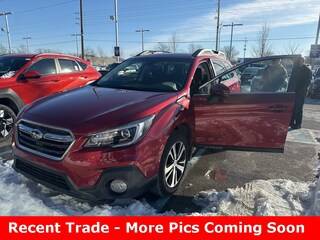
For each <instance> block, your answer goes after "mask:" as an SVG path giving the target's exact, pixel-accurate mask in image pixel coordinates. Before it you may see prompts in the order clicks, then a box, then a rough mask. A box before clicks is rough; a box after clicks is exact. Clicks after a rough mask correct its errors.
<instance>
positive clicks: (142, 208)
mask: <svg viewBox="0 0 320 240" xmlns="http://www.w3.org/2000/svg"><path fill="white" fill-rule="evenodd" d="M155 213H156V210H155V209H153V208H152V207H151V206H150V205H149V204H147V203H144V202H140V201H136V200H132V201H131V203H130V204H128V205H127V206H125V207H121V206H110V205H107V204H105V205H100V206H91V205H90V204H88V203H86V202H81V201H79V200H77V199H75V198H72V197H70V196H67V195H64V194H59V193H57V192H55V191H53V190H50V189H48V188H46V187H44V186H42V185H40V184H36V183H35V182H33V181H31V180H28V179H26V178H25V177H23V176H21V175H19V174H17V173H16V172H15V171H14V170H13V169H12V168H11V164H10V163H8V162H7V163H1V160H0V215H8V216H13V215H104V216H108V215H153V214H155Z"/></svg>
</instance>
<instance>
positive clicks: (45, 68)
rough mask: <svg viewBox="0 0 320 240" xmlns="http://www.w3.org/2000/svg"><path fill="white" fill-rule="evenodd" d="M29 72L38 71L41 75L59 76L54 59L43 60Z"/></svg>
mask: <svg viewBox="0 0 320 240" xmlns="http://www.w3.org/2000/svg"><path fill="white" fill-rule="evenodd" d="M29 71H37V72H38V73H40V74H41V75H48V74H57V69H56V64H55V61H54V59H42V60H40V61H38V62H36V63H35V64H33V65H32V66H31V67H30V68H29Z"/></svg>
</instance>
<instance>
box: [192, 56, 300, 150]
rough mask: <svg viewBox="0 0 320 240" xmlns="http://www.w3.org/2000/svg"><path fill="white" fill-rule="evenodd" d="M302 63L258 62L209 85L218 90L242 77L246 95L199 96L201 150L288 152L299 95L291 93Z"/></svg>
mask: <svg viewBox="0 0 320 240" xmlns="http://www.w3.org/2000/svg"><path fill="white" fill-rule="evenodd" d="M296 57H297V56H273V57H266V58H260V59H256V60H254V61H250V62H248V63H245V64H241V65H239V66H237V67H234V68H232V69H230V70H228V71H226V72H225V73H222V74H220V75H218V76H217V77H216V78H215V79H213V81H211V82H209V84H211V85H214V84H217V83H218V82H220V83H223V82H224V81H227V80H228V79H229V78H235V77H238V78H239V80H240V79H241V92H240V93H230V94H229V95H226V96H214V95H212V93H211V94H209V95H205V94H195V95H194V96H193V98H192V102H193V110H194V121H195V123H194V124H195V125H194V128H195V142H196V144H197V145H198V146H199V145H200V146H206V147H216V148H223V149H229V150H246V151H271V152H282V151H283V150H284V144H285V140H286V136H287V131H288V127H289V123H290V120H291V116H292V110H293V105H294V93H288V92H287V87H288V84H289V80H290V76H291V73H292V72H294V71H292V69H293V68H294V67H295V66H294V61H295V58H296ZM243 76H245V77H243ZM201 87H208V84H206V86H201ZM201 87H200V88H201Z"/></svg>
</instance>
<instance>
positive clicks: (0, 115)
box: [0, 104, 17, 143]
mask: <svg viewBox="0 0 320 240" xmlns="http://www.w3.org/2000/svg"><path fill="white" fill-rule="evenodd" d="M16 118H17V115H16V114H15V112H14V111H13V110H12V109H11V108H9V107H7V106H5V105H2V104H0V143H4V142H6V141H8V140H10V139H11V137H12V133H13V129H14V123H15V121H16Z"/></svg>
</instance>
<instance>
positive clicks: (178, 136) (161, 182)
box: [157, 131, 190, 196]
mask: <svg viewBox="0 0 320 240" xmlns="http://www.w3.org/2000/svg"><path fill="white" fill-rule="evenodd" d="M179 141H181V142H183V144H184V145H185V147H186V154H187V156H186V157H187V161H186V167H185V170H184V172H183V175H182V176H181V178H180V180H179V183H178V184H177V186H175V187H174V188H170V187H168V186H167V184H166V180H165V175H164V168H165V164H166V160H167V156H168V154H169V151H170V150H171V148H172V146H173V145H174V144H175V143H176V142H179ZM189 158H190V144H189V143H188V140H187V137H186V134H185V133H184V132H183V131H176V132H174V133H173V134H172V135H171V137H170V138H169V139H168V141H167V144H166V146H165V148H164V151H163V153H162V157H161V161H160V166H159V174H158V181H157V194H158V195H160V196H167V195H170V194H173V193H174V192H175V191H176V190H177V189H178V187H179V185H180V183H181V181H182V179H183V177H184V174H185V172H186V168H187V163H188V161H189Z"/></svg>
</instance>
